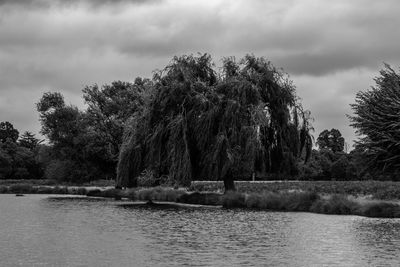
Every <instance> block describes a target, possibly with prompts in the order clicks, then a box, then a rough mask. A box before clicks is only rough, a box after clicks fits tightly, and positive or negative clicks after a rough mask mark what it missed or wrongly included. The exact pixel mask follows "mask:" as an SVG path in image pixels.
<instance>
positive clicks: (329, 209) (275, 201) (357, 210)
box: [222, 192, 400, 218]
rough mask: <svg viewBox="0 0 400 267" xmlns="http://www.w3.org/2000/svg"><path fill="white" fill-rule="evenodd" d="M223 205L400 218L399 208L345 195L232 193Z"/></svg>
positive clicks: (225, 196) (389, 203) (226, 196)
mask: <svg viewBox="0 0 400 267" xmlns="http://www.w3.org/2000/svg"><path fill="white" fill-rule="evenodd" d="M222 205H223V206H224V207H226V208H251V209H260V210H270V211H302V212H313V213H322V214H337V215H360V216H366V217H376V218H380V217H381V218H400V205H399V204H395V203H391V202H386V201H366V200H360V199H356V198H353V197H350V196H346V195H331V196H326V197H321V196H320V195H319V194H317V193H315V192H282V193H274V192H264V193H250V194H247V193H240V192H231V193H228V194H226V195H223V196H222Z"/></svg>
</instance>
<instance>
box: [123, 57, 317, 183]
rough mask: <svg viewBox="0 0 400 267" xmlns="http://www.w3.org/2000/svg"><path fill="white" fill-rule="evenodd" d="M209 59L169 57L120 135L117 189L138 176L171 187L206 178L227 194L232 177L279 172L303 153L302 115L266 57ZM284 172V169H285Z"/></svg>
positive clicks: (307, 140)
mask: <svg viewBox="0 0 400 267" xmlns="http://www.w3.org/2000/svg"><path fill="white" fill-rule="evenodd" d="M223 63H224V65H223V68H222V71H221V72H220V73H217V72H216V71H215V70H214V65H213V63H212V62H211V57H210V56H209V55H207V54H204V55H199V56H198V57H194V56H182V57H175V58H174V59H173V60H172V62H171V64H170V65H168V66H167V67H166V68H165V69H164V70H163V71H160V72H158V73H156V75H155V76H154V79H153V90H152V95H151V96H150V97H149V101H148V103H147V104H146V105H145V106H144V108H143V109H142V110H138V111H137V112H135V113H134V114H133V118H134V119H132V120H131V121H130V123H129V124H127V126H126V129H125V138H124V142H123V145H122V147H121V152H120V157H119V164H118V170H117V176H118V177H117V184H118V185H119V186H135V185H137V181H136V178H137V177H138V176H139V175H140V173H141V172H142V171H143V170H144V169H151V170H152V171H153V172H154V174H155V175H156V176H161V175H168V176H169V177H171V179H172V180H174V181H175V182H176V183H177V184H182V185H188V184H189V183H190V181H192V180H194V179H199V178H202V177H207V178H208V179H218V180H223V181H224V182H225V186H226V187H227V189H233V187H232V186H233V180H234V179H235V177H238V176H248V177H250V176H251V175H252V174H253V173H255V172H256V171H258V172H263V173H269V172H276V173H283V172H286V171H287V170H291V169H293V168H291V167H292V166H293V165H295V160H294V158H295V157H297V156H299V155H300V154H301V151H302V150H303V149H304V148H306V150H307V153H306V154H307V156H306V158H308V155H309V154H310V152H311V145H312V144H311V142H312V140H311V136H310V135H309V130H310V128H311V126H310V124H309V118H308V115H309V113H308V112H305V111H303V109H302V107H301V105H300V104H299V103H298V102H297V98H296V96H295V87H294V86H293V84H292V82H291V81H290V80H289V79H288V78H287V76H286V75H285V74H284V73H283V72H281V71H280V70H277V69H276V68H275V67H273V65H272V64H271V63H270V62H268V61H266V60H265V59H264V58H256V57H254V56H251V55H248V56H246V57H245V58H244V59H243V60H241V61H240V63H236V61H235V60H234V58H226V59H224V61H223ZM288 166H289V168H288Z"/></svg>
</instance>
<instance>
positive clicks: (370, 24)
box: [0, 0, 400, 144]
mask: <svg viewBox="0 0 400 267" xmlns="http://www.w3.org/2000/svg"><path fill="white" fill-rule="evenodd" d="M399 8H400V2H398V1H397V0H383V1H376V0H374V1H373V0H352V1H349V0H335V1H320V0H314V1H313V0H301V1H300V0H269V1H264V0H247V1H245V0H238V1H236V0H213V1H206V0H191V1H188V0H180V1H179V0H118V1H111V0H63V1H62V0H58V1H57V0H0V121H10V122H11V123H13V124H14V126H15V128H17V129H18V130H19V131H20V132H21V133H22V132H24V131H26V130H29V131H32V132H34V133H38V132H39V130H40V123H39V121H38V114H37V112H36V109H35V103H36V102H37V101H38V100H39V99H40V97H41V95H42V94H43V93H44V92H47V91H59V92H61V93H62V94H63V95H64V96H65V99H66V101H67V102H68V103H71V104H74V105H77V106H78V107H80V108H82V109H84V104H83V101H82V92H81V90H82V89H83V87H84V86H85V85H92V84H95V83H97V84H99V85H102V84H105V83H110V82H112V81H114V80H123V81H133V80H134V78H135V77H137V76H142V77H151V76H152V71H153V70H155V69H160V68H163V67H164V66H165V65H167V64H168V62H169V61H170V59H171V58H172V57H173V56H174V55H182V54H190V53H193V54H196V53H197V52H207V53H209V54H211V55H212V57H213V58H214V60H215V63H216V64H217V65H218V64H220V59H221V57H223V56H236V57H237V58H240V57H242V56H244V55H245V54H246V53H253V54H254V55H255V56H265V57H266V58H268V59H269V60H271V61H272V62H273V64H274V65H275V66H277V67H282V68H283V69H284V70H285V71H286V72H288V73H289V74H290V77H291V79H292V80H293V81H294V83H295V85H296V86H297V94H298V95H299V96H300V97H301V98H302V103H303V106H304V107H305V108H306V109H309V110H311V112H312V115H313V117H314V118H315V121H314V128H315V133H314V136H315V137H317V136H318V134H319V133H320V132H321V131H322V130H324V129H331V128H337V129H339V130H340V131H341V132H342V134H343V135H344V137H345V139H346V141H347V142H348V143H350V144H351V143H352V140H353V139H355V134H354V130H353V129H352V128H351V127H350V126H349V121H348V119H347V118H346V116H345V114H350V113H351V110H350V108H349V104H350V103H353V102H354V97H355V94H356V92H357V91H360V90H367V89H368V88H369V87H370V86H372V85H373V84H374V82H373V78H374V77H375V76H377V75H378V73H379V70H380V69H381V68H382V67H383V62H387V63H389V64H391V65H392V66H393V67H394V68H395V69H398V66H399V65H400V53H399V43H400V34H399V26H400V16H399V15H398V11H399Z"/></svg>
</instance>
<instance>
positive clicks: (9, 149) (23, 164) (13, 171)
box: [0, 138, 41, 179]
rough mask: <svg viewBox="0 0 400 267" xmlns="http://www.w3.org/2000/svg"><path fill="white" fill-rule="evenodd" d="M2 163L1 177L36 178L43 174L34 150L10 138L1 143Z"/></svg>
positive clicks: (0, 160) (0, 155) (0, 154)
mask: <svg viewBox="0 0 400 267" xmlns="http://www.w3.org/2000/svg"><path fill="white" fill-rule="evenodd" d="M0 163H1V164H0V179H11V178H13V179H34V178H39V177H38V176H40V175H41V168H40V165H39V164H38V162H37V161H36V159H35V154H34V152H33V151H31V150H30V149H27V148H25V147H22V146H19V145H18V144H17V143H15V142H13V141H12V139H10V138H8V139H7V140H6V141H5V142H4V143H0Z"/></svg>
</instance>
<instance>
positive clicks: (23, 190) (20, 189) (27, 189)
mask: <svg viewBox="0 0 400 267" xmlns="http://www.w3.org/2000/svg"><path fill="white" fill-rule="evenodd" d="M8 190H9V192H10V193H14V194H28V193H33V192H34V191H35V189H34V188H33V187H32V186H31V185H29V184H15V185H11V186H10V187H9V188H8Z"/></svg>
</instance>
